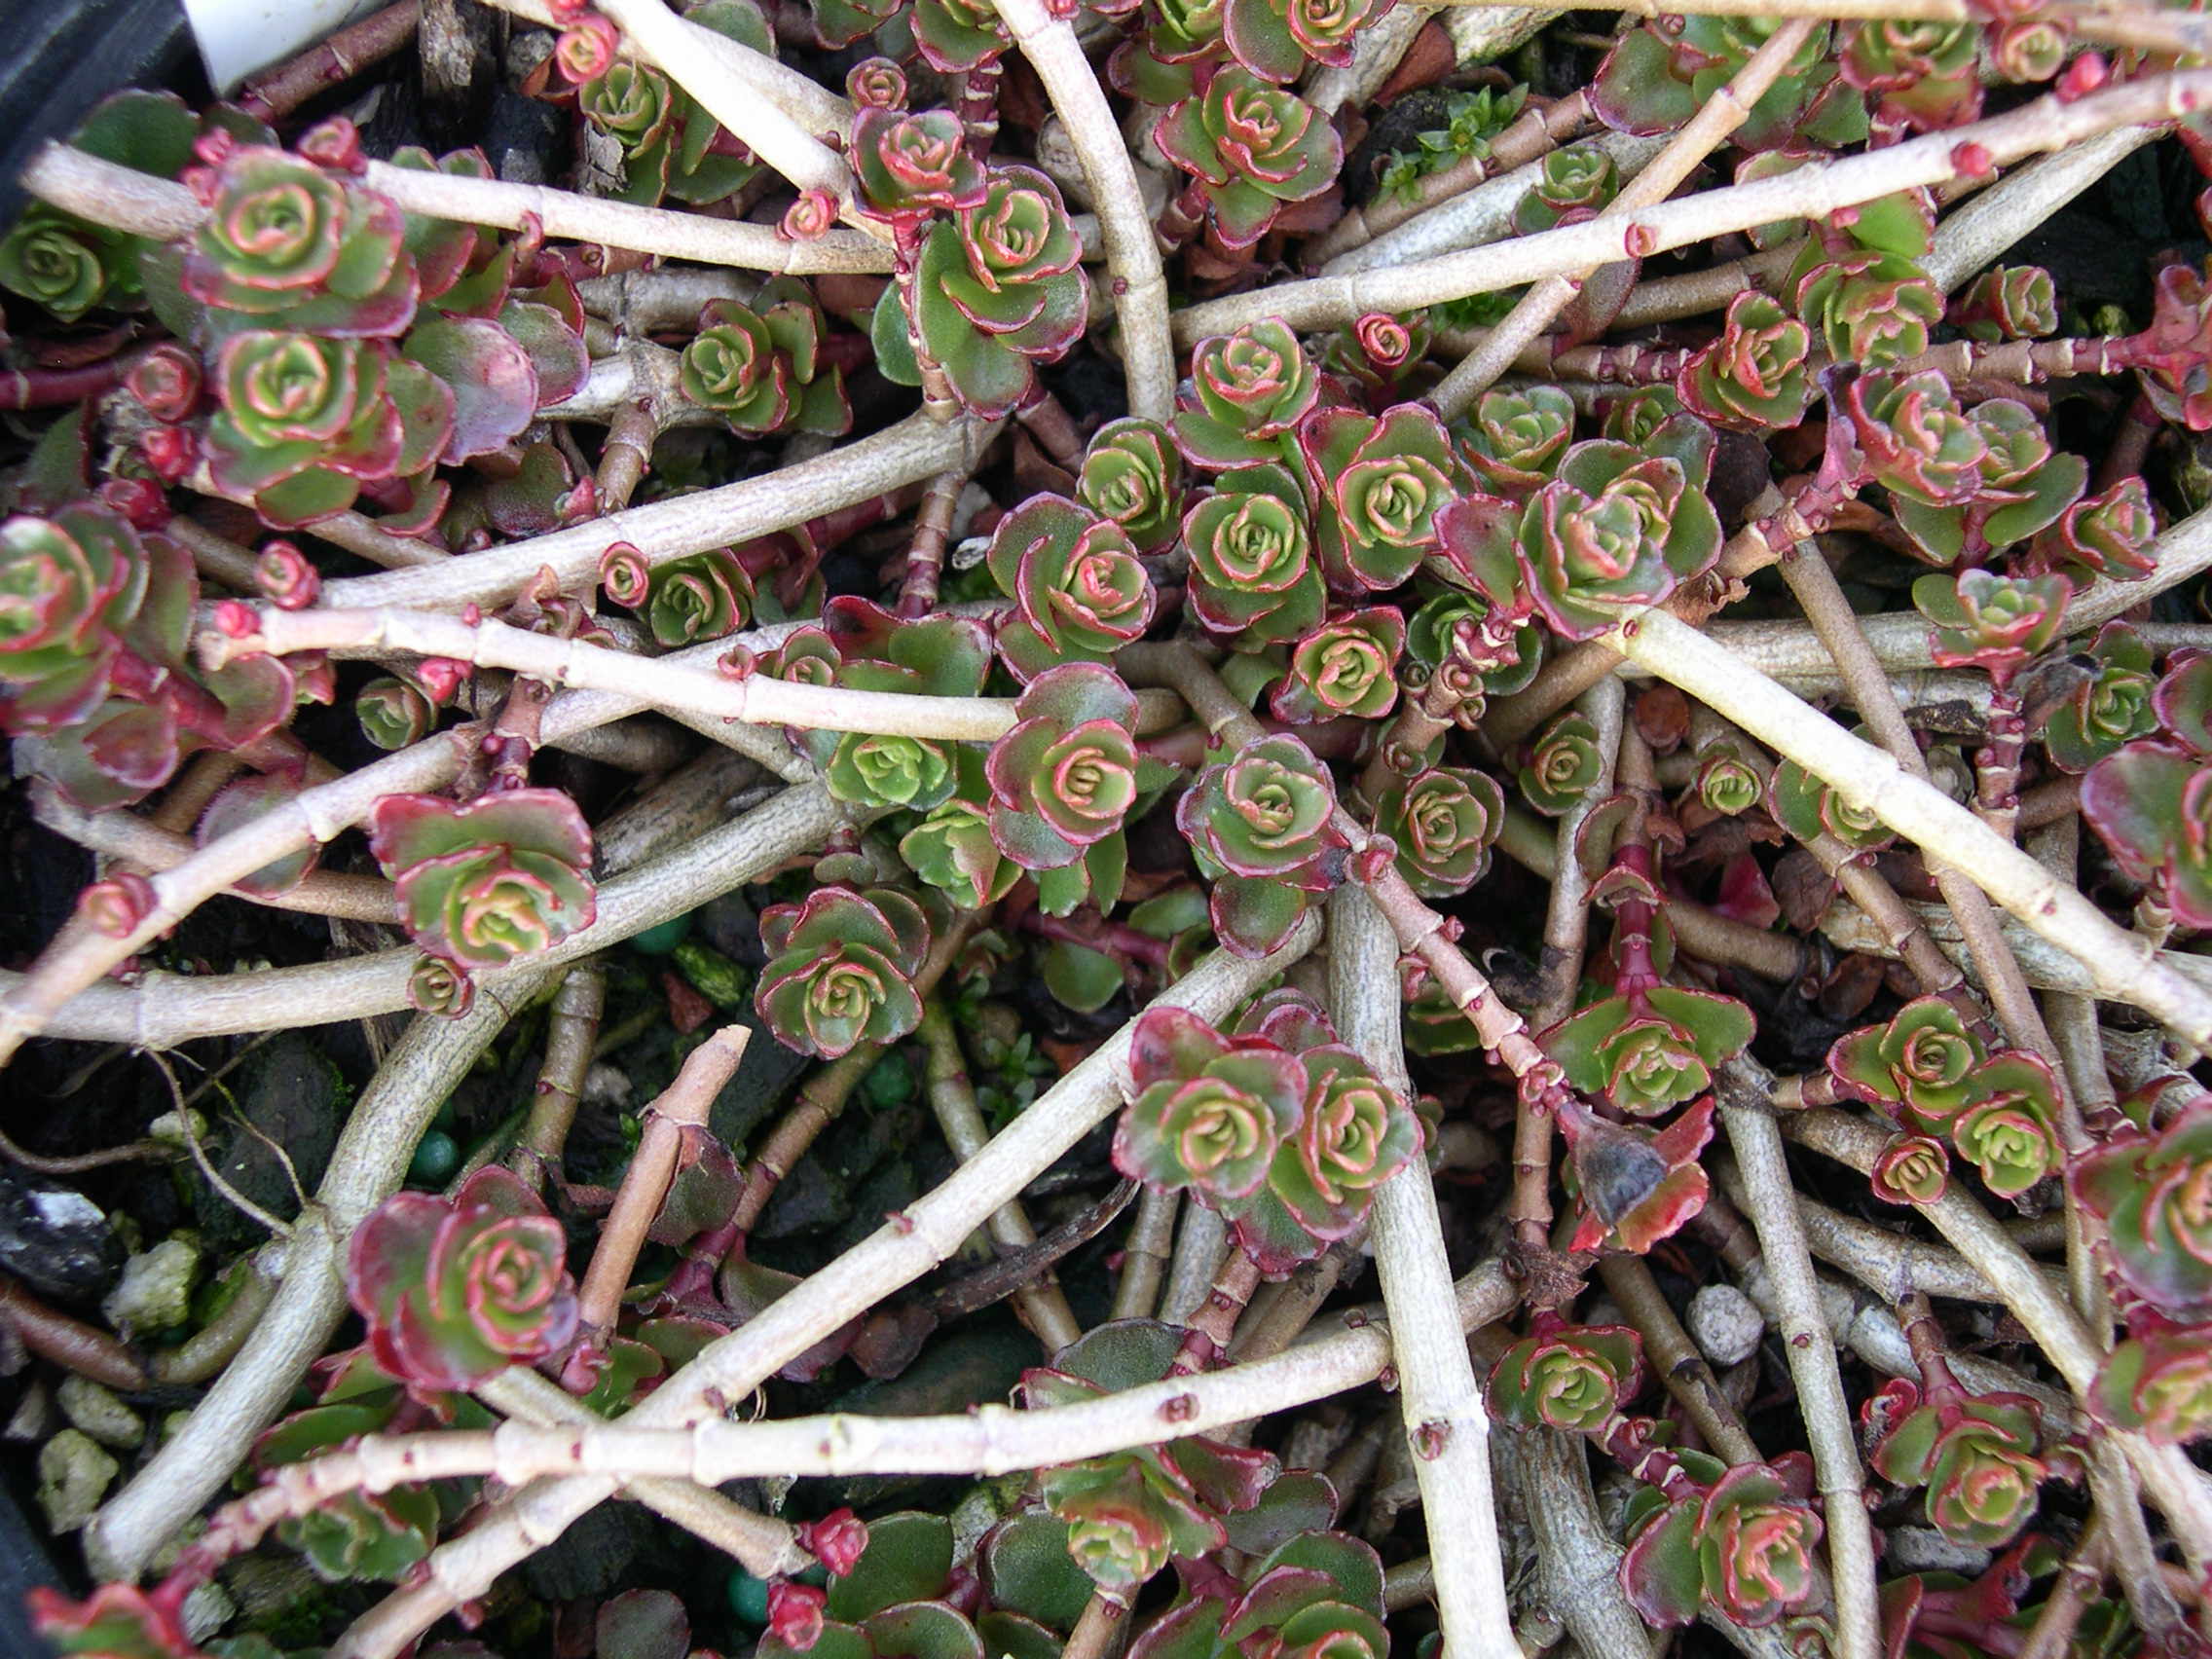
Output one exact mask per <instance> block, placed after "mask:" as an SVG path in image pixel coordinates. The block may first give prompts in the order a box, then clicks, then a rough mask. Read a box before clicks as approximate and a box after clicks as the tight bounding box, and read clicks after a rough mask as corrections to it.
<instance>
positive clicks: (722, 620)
mask: <svg viewBox="0 0 2212 1659" xmlns="http://www.w3.org/2000/svg"><path fill="white" fill-rule="evenodd" d="M754 600H755V594H754V591H753V577H752V574H751V572H749V571H747V570H746V568H745V566H744V564H743V562H741V561H740V560H739V558H738V556H737V554H736V552H735V551H734V550H733V549H731V548H727V547H710V548H709V549H708V550H707V551H706V552H704V553H691V554H687V555H685V556H684V557H683V558H681V559H669V560H666V561H664V562H662V563H661V564H658V565H655V566H653V567H652V568H651V570H650V571H649V572H648V573H647V574H646V577H645V606H644V609H645V626H646V627H648V628H650V629H651V630H652V635H653V639H654V641H655V642H656V643H657V644H659V645H665V646H667V647H669V648H670V649H672V650H673V649H674V648H675V647H676V646H678V645H690V644H691V643H693V642H694V641H697V640H719V639H720V638H721V637H722V636H723V635H725V634H734V633H736V632H737V631H738V630H739V629H740V628H743V627H744V626H746V624H747V623H748V622H750V621H751V620H752V617H753V606H754Z"/></svg>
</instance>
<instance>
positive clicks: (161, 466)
mask: <svg viewBox="0 0 2212 1659" xmlns="http://www.w3.org/2000/svg"><path fill="white" fill-rule="evenodd" d="M138 455H139V458H140V459H141V460H143V461H145V463H146V464H147V466H149V467H150V468H152V470H153V474H154V476H155V477H156V478H159V479H160V480H161V481H162V482H163V483H164V484H176V483H181V482H182V481H183V480H184V478H185V477H186V476H187V475H188V474H189V473H190V472H191V471H192V469H193V468H194V467H195V466H198V465H199V464H200V440H199V439H198V438H196V437H194V436H193V435H192V433H191V432H190V431H188V430H187V429H186V428H184V427H182V426H155V427H152V428H150V429H149V430H148V431H146V432H145V433H144V434H142V435H141V436H140V437H139V439H138Z"/></svg>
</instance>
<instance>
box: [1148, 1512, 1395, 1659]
mask: <svg viewBox="0 0 2212 1659" xmlns="http://www.w3.org/2000/svg"><path fill="white" fill-rule="evenodd" d="M1286 1478H1294V1477H1286ZM1240 1644H1245V1645H1240ZM1389 1646H1390V1638H1389V1634H1388V1632H1387V1631H1386V1629H1385V1628H1384V1626H1383V1564H1382V1562H1381V1561H1380V1560H1379V1559H1378V1558H1377V1556H1376V1554H1375V1551H1374V1549H1373V1548H1372V1547H1371V1546H1369V1545H1367V1544H1365V1543H1363V1542H1361V1541H1360V1540H1359V1539H1357V1538H1353V1537H1348V1536H1346V1534H1344V1533H1342V1532H1329V1531H1322V1530H1311V1531H1308V1532H1305V1533H1303V1534H1301V1535H1297V1536H1293V1537H1290V1538H1287V1539H1285V1540H1284V1541H1283V1542H1281V1543H1279V1544H1277V1545H1276V1546H1275V1547H1274V1548H1273V1549H1272V1550H1271V1551H1270V1552H1269V1553H1268V1554H1267V1555H1265V1556H1264V1557H1262V1558H1261V1560H1259V1561H1258V1562H1256V1563H1255V1564H1254V1565H1253V1566H1252V1567H1251V1568H1250V1570H1249V1579H1248V1582H1247V1583H1246V1584H1245V1585H1244V1586H1243V1587H1242V1588H1241V1589H1240V1590H1235V1589H1234V1588H1233V1587H1232V1588H1222V1589H1216V1590H1211V1591H1209V1592H1207V1593H1205V1594H1200V1595H1195V1596H1190V1595H1187V1596H1185V1597H1183V1598H1181V1599H1179V1600H1178V1601H1177V1602H1176V1604H1174V1605H1173V1606H1171V1607H1170V1608H1168V1610H1167V1611H1166V1612H1165V1613H1164V1614H1162V1615H1161V1618H1160V1620H1159V1622H1158V1623H1156V1624H1155V1625H1154V1626H1153V1627H1152V1629H1150V1630H1148V1631H1147V1632H1146V1633H1145V1635H1144V1636H1143V1637H1141V1638H1139V1640H1138V1641H1137V1642H1136V1643H1135V1644H1134V1645H1132V1646H1131V1648H1130V1650H1129V1651H1130V1659H1211V1656H1213V1655H1219V1654H1228V1653H1235V1652H1242V1651H1257V1652H1264V1653H1301V1654H1306V1653H1310V1654H1327V1655H1330V1656H1331V1659H1384V1655H1386V1654H1387V1653H1388V1651H1389Z"/></svg>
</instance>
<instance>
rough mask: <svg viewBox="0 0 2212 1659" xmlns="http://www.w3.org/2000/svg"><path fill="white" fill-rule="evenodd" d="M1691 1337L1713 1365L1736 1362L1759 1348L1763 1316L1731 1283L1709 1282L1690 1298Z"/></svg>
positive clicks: (1762, 1329) (1764, 1320) (1763, 1326)
mask: <svg viewBox="0 0 2212 1659" xmlns="http://www.w3.org/2000/svg"><path fill="white" fill-rule="evenodd" d="M1689 1328H1690V1338H1691V1340H1692V1341H1694V1342H1695V1343H1696V1344H1697V1346H1698V1351H1699V1352H1700V1353H1702V1354H1704V1355H1705V1357H1706V1358H1707V1359H1709V1360H1711V1361H1712V1362H1713V1363H1714V1365H1738V1364H1741V1363H1742V1362H1743V1361H1745V1360H1747V1359H1749V1358H1751V1355H1752V1354H1754V1353H1756V1352H1757V1351H1758V1346H1759V1339H1760V1338H1761V1337H1763V1336H1765V1335H1766V1315H1765V1314H1763V1313H1761V1312H1760V1311H1759V1310H1758V1309H1757V1308H1756V1307H1754V1306H1753V1305H1752V1302H1751V1298H1750V1297H1748V1296H1746V1295H1745V1294H1744V1293H1743V1292H1742V1291H1740V1290H1738V1289H1737V1288H1736V1287H1735V1286H1734V1285H1732V1284H1709V1285H1707V1286H1705V1287H1704V1288H1703V1289H1702V1290H1700V1291H1699V1292H1698V1293H1697V1294H1696V1295H1695V1296H1693V1297H1691V1298H1690V1309H1689Z"/></svg>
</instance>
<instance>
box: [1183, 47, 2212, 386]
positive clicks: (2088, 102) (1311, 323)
mask: <svg viewBox="0 0 2212 1659" xmlns="http://www.w3.org/2000/svg"><path fill="white" fill-rule="evenodd" d="M2207 95H2212V71H2207V70H2179V71H2175V72H2173V73H2171V74H2167V75H2153V76H2147V77H2145V78H2144V79H2143V80H2140V81H2133V82H2128V83H2124V84H2122V85H2120V86H2119V87H2116V88H2112V89H2109V90H2107V91H2104V92H2093V93H2091V94H2089V95H2088V96H2087V97H2084V98H2080V99H2077V100H2075V101H2074V102H2072V103H2061V102H2059V101H2058V100H2057V99H2055V98H2051V97H2046V98H2039V99H2037V100H2036V101H2035V102H2034V103H2031V104H2028V105H2025V106H2023V107H2022V108H2020V109H2017V110H2013V111H2010V112H2009V113H2008V114H2005V115H2001V116H1996V117H1993V118H1991V119H1989V120H1987V121H1980V122H1974V123H1972V124H1970V125H1968V126H1965V127H1956V128H1951V129H1947V130H1945V131H1942V132H1936V133H1932V134H1930V135H1928V136H1927V137H1924V138H1913V139H1908V140H1906V141H1905V142H1903V143H1901V144H1893V145H1890V146H1888V147H1887V148H1884V149H1880V150H1876V151H1872V152H1869V153H1867V154H1864V155H1859V156H1851V157H1845V158H1842V159H1838V160H1832V161H1821V162H1814V163H1811V164H1809V165H1808V166H1804V167H1801V168H1799V169H1798V170H1796V171H1795V172H1791V173H1788V174H1786V175H1784V176H1782V177H1778V178H1772V179H1765V180H1759V181H1756V182H1753V183H1750V184H1740V185H1730V186H1727V187H1725V188H1723V189H1719V190H1709V191H1705V192H1702V193H1701V194H1699V195H1696V196H1691V197H1685V198H1683V199H1682V200H1680V201H1677V202H1666V203H1660V204H1658V205H1657V206H1653V207H1647V208H1644V209H1643V210H1642V211H1641V212H1640V213H1637V214H1635V215H1633V216H1624V217H1622V218H1619V219H1605V218H1599V219H1590V220H1586V221H1583V222H1582V223H1579V224H1573V225H1562V226H1559V227H1557V228H1555V229H1553V230H1549V231H1544V232H1541V233H1539V234H1538V235H1535V236H1529V237H1518V238H1516V239H1514V240H1512V241H1510V242H1504V243H1500V244H1498V245H1496V246H1494V247H1485V248H1475V249H1471V250H1469V251H1467V252H1464V253H1454V254H1446V255H1444V256H1442V257H1441V258H1437V259H1429V260H1422V261H1419V262H1417V263H1415V264H1411V265H1406V266H1400V267H1397V268H1395V269H1392V270H1384V271H1366V272H1359V273H1356V274H1353V275H1349V276H1322V277H1315V278H1312V279H1310V280H1308V281H1304V282H1283V283H1277V284H1275V285H1273V286H1272V287H1268V288H1265V289H1261V290H1259V291H1257V292H1255V293H1251V294H1239V295H1233V296H1230V297H1227V298H1224V299H1218V300H1209V301H1207V302H1205V303H1204V304H1201V305H1197V306H1191V307H1188V308H1186V309H1185V310H1183V311H1179V312H1177V313H1174V314H1173V316H1172V318H1171V321H1172V323H1173V325H1174V329H1175V338H1176V340H1177V341H1178V342H1179V343H1181V344H1183V345H1185V346H1189V345H1192V344H1194V343H1196V342H1197V341H1199V340H1202V339H1204V338H1206V337H1207V336H1209V335H1214V334H1223V333H1227V332H1228V331H1229V330H1231V329H1233V328H1235V327H1237V326H1239V325H1240V324H1242V323H1245V322H1249V321H1252V320H1255V319H1257V318H1259V317H1265V316H1279V317H1280V318H1282V320H1283V321H1285V322H1287V323H1289V324H1290V325H1291V326H1292V327H1293V328H1297V329H1302V330H1303V329H1313V328H1326V327H1334V326H1338V325H1341V324H1344V323H1348V322H1350V321H1352V320H1353V319H1354V318H1355V317H1358V316H1359V315H1361V314H1362V313H1367V312H1378V311H1379V312H1386V313H1392V314H1396V313H1403V312H1408V311H1413V310H1415V309H1417V308H1419V307H1421V306H1428V305H1437V304H1440V303H1442V302H1444V301H1447V300H1455V299H1459V298H1462V297H1464V296H1466V295H1468V294H1481V293H1494V292H1496V291H1497V290H1498V289H1500V288H1512V287H1518V286H1519V285H1521V284H1522V283H1525V282H1537V281H1541V280H1542V279H1543V278H1544V277H1546V276H1560V275H1565V274H1567V273H1571V272H1575V271H1585V270H1588V269H1590V268H1591V267H1592V266H1598V265H1605V264H1611V263H1614V262H1617V261H1619V260H1622V259H1625V258H1628V257H1630V256H1631V255H1648V254H1652V253H1659V252H1664V251H1666V250H1668V249H1671V248H1677V247H1687V246H1689V245H1691V244H1693V243H1696V242H1701V241H1708V240H1712V239H1713V238H1714V237H1719V236H1725V235H1727V234H1728V233H1730V232H1732V231H1741V230H1746V229H1749V228H1750V227H1751V226H1753V225H1761V224H1765V223H1767V222H1769V221H1771V220H1775V219H1792V218H1822V217H1825V216H1826V215H1828V214H1830V213H1834V212H1836V211H1838V210H1839V209H1841V208H1844V207H1851V206H1856V205H1858V204H1859V203H1864V202H1871V201H1873V200H1874V199H1875V198H1877V197H1881V196H1887V195H1890V194H1891V193H1893V192H1895V191H1899V190H1905V189H1909V188H1911V187H1912V186H1915V185H1930V186H1933V185H1939V184H1946V183H1949V182H1950V181H1951V180H1953V179H1955V178H1957V177H1959V176H1961V170H1962V169H1961V166H1960V163H1959V160H1958V158H1959V157H1960V156H1961V155H1968V156H1972V157H1974V158H1975V160H1976V165H1977V166H1978V163H1979V154H1977V152H1978V153H1981V154H1986V156H1987V158H1988V161H1989V163H1990V165H1992V166H2004V165H2006V164H2008V163H2010V162H2014V161H2017V160H2019V159H2021V158H2022V157H2024V156H2030V155H2034V154H2036V153H2038V152H2040V151H2044V150H2060V149H2064V148H2066V147H2068V146H2069V145H2072V144H2077V143H2080V142H2082V141H2083V140H2084V139H2087V138H2091V137H2094V136H2095V135H2097V134H2098V133H2100V132H2105V131H2109V130H2110V129H2113V128H2116V127H2136V126H2143V125H2146V124H2149V123H2154V122H2160V121H2170V120H2173V119H2176V118H2178V117H2180V116H2184V115H2187V114H2189V113H2191V112H2192V111H2193V110H2194V108H2195V107H2196V105H2197V104H2198V102H2199V101H2200V100H2202V99H2204V98H2205V97H2206V96H2207Z"/></svg>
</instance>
